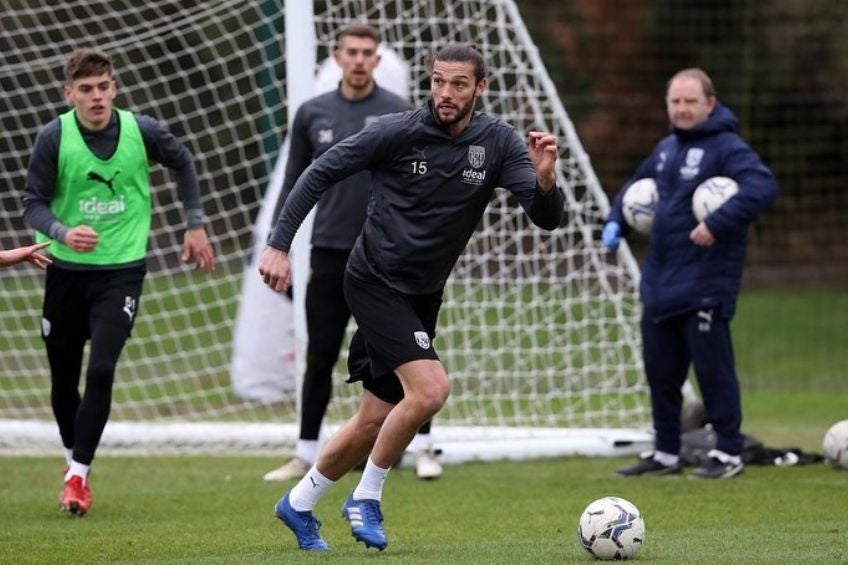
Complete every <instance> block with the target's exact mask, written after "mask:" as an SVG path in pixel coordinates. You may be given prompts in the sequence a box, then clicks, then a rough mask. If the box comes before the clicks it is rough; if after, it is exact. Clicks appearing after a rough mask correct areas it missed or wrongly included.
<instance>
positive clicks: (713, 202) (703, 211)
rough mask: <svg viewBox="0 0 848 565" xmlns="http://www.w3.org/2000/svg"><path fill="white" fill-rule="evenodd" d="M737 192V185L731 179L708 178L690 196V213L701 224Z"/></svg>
mask: <svg viewBox="0 0 848 565" xmlns="http://www.w3.org/2000/svg"><path fill="white" fill-rule="evenodd" d="M737 192H739V185H738V184H737V183H736V181H735V180H733V179H732V178H728V177H712V178H709V179H707V180H705V181H704V182H702V183H701V184H699V185H698V188H696V189H695V192H694V193H693V194H692V213H693V214H695V218H696V219H697V220H698V221H699V222H703V221H704V220H705V219H706V218H707V216H709V215H710V214H712V213H713V212H715V211H716V210H718V208H719V207H720V206H721V205H722V204H724V203H725V202H727V201H728V200H730V198H731V197H732V196H734V195H736V193H737Z"/></svg>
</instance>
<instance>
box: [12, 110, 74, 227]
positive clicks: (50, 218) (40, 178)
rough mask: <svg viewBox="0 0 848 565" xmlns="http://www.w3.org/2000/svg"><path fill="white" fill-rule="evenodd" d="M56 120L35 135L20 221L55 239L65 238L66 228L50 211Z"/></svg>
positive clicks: (57, 134)
mask: <svg viewBox="0 0 848 565" xmlns="http://www.w3.org/2000/svg"><path fill="white" fill-rule="evenodd" d="M61 131H62V130H61V126H60V125H59V120H53V121H52V122H50V123H48V124H47V125H46V126H44V127H43V128H42V129H41V131H39V132H38V135H37V136H36V138H35V143H34V144H33V148H32V155H30V160H29V167H28V168H27V176H26V185H25V187H24V195H23V204H24V221H26V223H27V224H29V225H30V226H31V227H32V228H34V229H36V230H38V231H40V232H41V233H43V234H45V235H47V236H48V237H50V238H51V239H54V240H56V241H62V242H64V241H65V235H66V234H67V233H68V229H69V228H68V227H67V226H65V225H63V224H62V222H60V221H59V218H57V217H56V215H55V214H53V212H52V211H51V210H50V201H51V200H52V199H53V193H54V192H55V191H56V176H57V174H58V171H59V138H60V136H61Z"/></svg>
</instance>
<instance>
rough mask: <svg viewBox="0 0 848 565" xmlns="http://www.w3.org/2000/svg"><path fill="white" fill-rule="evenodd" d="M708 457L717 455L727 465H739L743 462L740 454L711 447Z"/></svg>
mask: <svg viewBox="0 0 848 565" xmlns="http://www.w3.org/2000/svg"><path fill="white" fill-rule="evenodd" d="M707 457H715V458H716V459H718V460H719V461H721V462H722V463H724V464H725V465H728V464H729V465H739V464H740V463H742V457H741V456H740V455H730V454H729V453H725V452H724V451H721V450H718V449H710V450H709V452H708V453H707Z"/></svg>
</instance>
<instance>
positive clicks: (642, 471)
mask: <svg viewBox="0 0 848 565" xmlns="http://www.w3.org/2000/svg"><path fill="white" fill-rule="evenodd" d="M682 472H683V465H682V464H681V463H680V461H679V460H678V461H677V463H675V464H674V465H663V464H662V463H660V462H659V461H657V460H656V459H654V452H653V451H649V452H647V453H643V454H642V455H640V456H639V461H637V462H636V463H634V464H633V465H629V466H627V467H622V468H621V469H619V470H618V471H616V473H618V474H619V475H621V476H623V477H639V476H641V475H679V474H680V473H682Z"/></svg>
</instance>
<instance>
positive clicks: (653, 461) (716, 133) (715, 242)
mask: <svg viewBox="0 0 848 565" xmlns="http://www.w3.org/2000/svg"><path fill="white" fill-rule="evenodd" d="M666 109H667V112H668V118H669V121H670V122H671V133H670V134H669V135H668V136H666V137H665V138H664V139H663V140H662V141H660V142H659V144H657V146H656V147H655V148H654V151H653V153H651V155H650V156H649V157H648V158H647V159H645V161H643V162H642V164H641V165H640V166H639V168H638V169H637V170H636V173H635V174H634V175H633V177H632V178H631V179H630V181H629V182H628V183H627V184H626V185H625V190H626V188H627V187H628V186H629V185H630V184H631V183H632V182H634V181H635V180H637V179H642V178H653V179H654V180H655V181H656V184H657V191H658V194H659V198H658V201H657V205H656V210H655V212H654V213H655V216H654V223H653V228H652V231H651V240H650V247H649V249H648V254H647V257H646V258H645V264H644V266H643V268H642V282H641V288H640V290H641V295H642V302H643V305H644V308H643V314H642V322H641V328H642V349H643V357H644V362H645V374H646V376H647V378H648V385H649V387H650V390H651V404H652V415H653V423H654V431H655V432H656V437H655V441H654V451H652V452H648V453H646V454H644V455H643V456H642V457H641V458H640V459H639V460H638V461H637V462H636V463H635V464H633V465H630V466H627V467H624V468H622V469H619V470H618V473H619V474H620V475H624V476H639V475H646V474H651V475H665V474H679V473H681V471H682V465H681V463H680V433H681V432H680V426H681V424H680V412H681V406H682V403H683V402H682V392H681V387H682V386H683V383H684V381H685V380H686V375H687V373H688V372H689V365H690V364H692V365H693V366H694V368H695V375H696V376H697V378H698V384H699V385H700V389H701V396H702V397H703V401H704V407H705V408H706V416H707V420H708V421H709V422H710V423H711V424H712V426H713V429H714V430H715V433H716V449H714V450H712V451H710V452H709V453H708V458H707V460H706V461H705V462H704V463H703V464H702V465H701V466H700V467H698V468H697V469H695V470H694V471H693V472H692V476H693V477H696V478H703V479H721V478H728V477H734V476H737V475H739V474H741V473H742V471H743V464H742V459H741V457H740V454H741V452H742V446H743V437H742V434H741V432H740V426H741V424H742V408H741V401H740V393H739V380H738V378H737V376H736V369H735V367H734V359H733V347H732V343H731V337H730V319H731V318H732V317H733V313H734V310H735V308H736V299H737V296H738V294H739V285H740V280H741V278H742V269H743V267H744V263H745V250H746V247H747V244H748V225H749V224H750V223H751V222H753V221H754V220H755V219H756V218H757V217H758V216H759V215H760V214H761V213H762V212H764V211H765V210H766V209H767V208H768V207H769V206H770V205H771V202H772V200H774V197H775V195H776V194H777V184H776V182H775V179H774V177H773V176H772V174H771V172H770V171H769V169H768V168H767V167H766V166H765V165H764V164H763V162H762V161H761V160H760V158H759V157H758V156H757V154H756V153H754V151H753V150H752V149H751V148H750V147H749V146H748V144H747V143H745V142H744V141H743V140H742V138H740V137H739V135H738V134H737V130H738V128H739V121H738V120H737V119H736V116H734V115H733V113H732V112H731V111H730V109H728V108H727V107H726V106H724V105H722V104H721V103H719V101H718V99H717V97H716V91H715V87H714V86H713V82H712V80H711V79H710V77H709V76H708V75H707V73H705V72H704V71H702V70H701V69H694V68H692V69H684V70H682V71H680V72H678V73H677V74H675V75H674V76H673V77H672V78H671V80H670V81H669V83H668V86H667V90H666ZM715 176H724V177H730V178H732V179H734V180H735V181H736V182H737V183H738V184H739V193H738V194H737V195H736V196H734V197H733V198H731V199H730V200H728V201H727V202H725V203H724V205H722V206H721V207H720V208H719V209H717V210H716V211H714V212H713V213H712V214H710V215H709V216H708V217H707V218H706V219H705V220H704V221H703V222H700V223H699V222H697V220H696V219H695V217H694V215H693V214H692V193H693V192H694V191H695V188H696V187H697V186H698V185H700V184H701V183H702V182H704V181H705V180H707V179H709V178H711V177H715ZM625 190H621V191H620V192H619V194H618V196H617V197H616V199H615V202H614V203H613V206H612V209H611V210H610V214H609V217H608V219H607V223H606V225H605V226H604V230H603V234H602V239H603V243H604V245H606V246H607V247H608V248H609V249H611V250H615V249H617V248H618V246H619V243H620V241H621V236H622V235H623V234H626V232H625V231H624V230H626V229H627V228H626V223H625V222H624V220H623V217H622V211H621V200H622V196H623V194H624V192H625Z"/></svg>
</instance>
